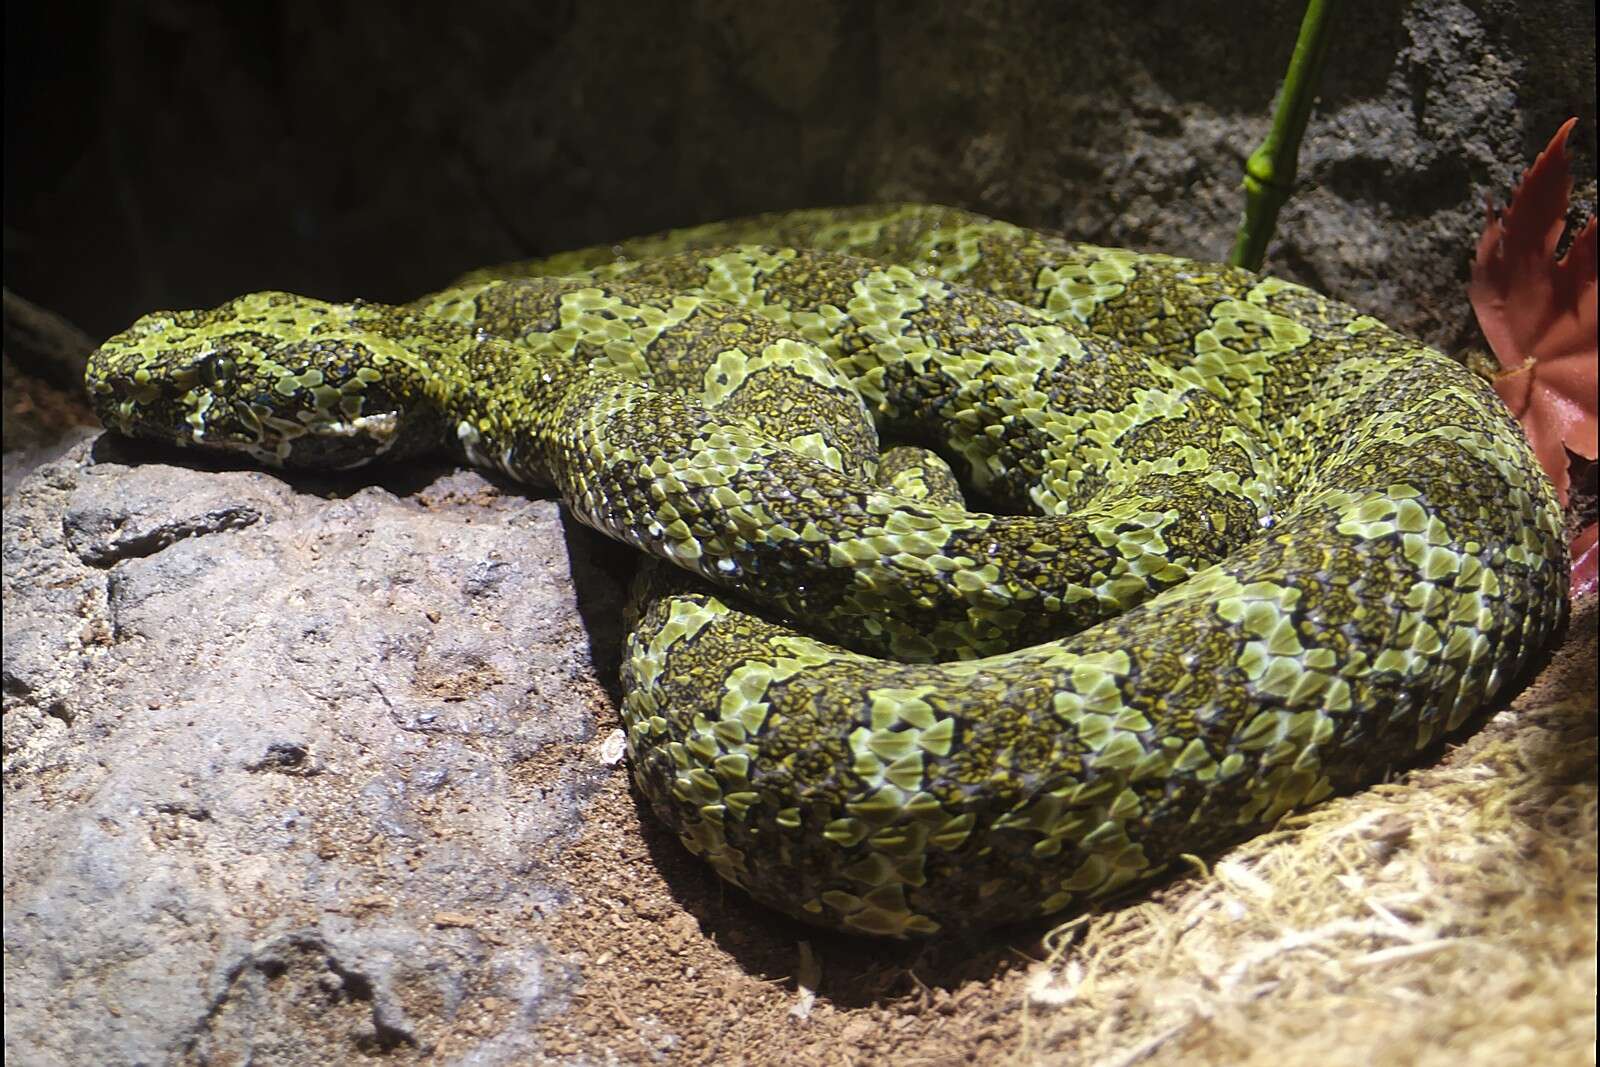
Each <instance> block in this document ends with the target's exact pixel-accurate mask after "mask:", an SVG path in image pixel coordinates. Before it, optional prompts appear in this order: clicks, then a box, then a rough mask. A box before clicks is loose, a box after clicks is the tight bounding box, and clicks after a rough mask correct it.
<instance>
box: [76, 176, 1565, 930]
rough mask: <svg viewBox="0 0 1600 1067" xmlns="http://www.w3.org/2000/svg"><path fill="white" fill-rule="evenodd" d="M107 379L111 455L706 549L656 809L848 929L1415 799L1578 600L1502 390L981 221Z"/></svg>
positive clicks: (814, 246) (145, 363)
mask: <svg viewBox="0 0 1600 1067" xmlns="http://www.w3.org/2000/svg"><path fill="white" fill-rule="evenodd" d="M87 383H88V388H89V392H90V395H91V397H92V399H93V401H94V404H95V406H96V408H97V410H98V412H99V413H100V415H101V417H102V419H103V420H104V422H105V424H106V426H107V427H109V428H111V429H113V430H116V431H120V432H121V433H124V434H129V435H136V436H142V437H147V438H154V439H157V440H161V441H165V442H170V443H174V444H178V445H184V446H197V447H201V448H206V449H213V450H222V451H231V452H238V453H243V454H245V455H247V456H249V457H252V458H253V459H254V460H257V461H260V462H262V463H266V464H271V465H281V466H288V467H334V468H345V467H354V466H358V465H360V464H363V463H367V462H369V461H373V460H386V461H403V460H405V459H407V458H408V457H415V456H418V455H420V454H423V453H430V452H437V451H440V450H448V451H450V452H453V453H454V454H455V455H456V456H458V457H461V458H464V459H465V460H466V461H468V462H470V463H472V464H475V465H478V466H481V467H485V468H490V469H493V470H496V471H500V472H504V473H505V474H507V475H509V476H511V477H512V478H515V479H517V480H520V481H523V482H527V483H530V484H534V485H538V486H553V487H554V488H555V489H556V491H557V492H559V494H560V496H561V499H562V500H563V501H564V503H565V504H566V506H567V507H568V508H569V509H570V510H571V511H572V513H573V514H575V515H576V516H577V517H578V518H580V519H581V520H582V521H583V522H585V523H587V524H589V525H591V526H593V527H594V528H596V529H598V530H600V531H602V532H604V533H606V534H608V535H610V536H612V537H615V538H618V539H620V540H622V541H625V542H627V543H629V544H631V545H634V546H636V547H638V548H639V549H641V550H643V551H644V552H646V553H648V554H649V555H650V556H651V557H653V558H654V559H655V560H656V561H667V562H670V563H672V564H675V565H676V566H666V565H664V564H661V563H659V562H655V563H651V564H649V565H647V566H645V567H643V568H641V573H640V576H639V578H638V579H637V581H636V587H635V593H634V601H633V604H634V606H633V611H632V613H633V618H632V621H631V631H630V635H629V637H628V640H627V644H626V648H625V653H624V662H623V665H622V682H623V691H624V700H623V707H622V717H623V722H624V725H625V727H626V731H627V740H628V752H629V757H630V764H631V767H632V771H633V775H634V780H635V782H636V783H637V785H638V787H639V790H640V791H641V793H642V794H643V795H644V797H646V798H647V799H648V801H649V804H650V806H651V807H652V808H653V809H654V811H655V812H656V814H657V815H658V816H659V817H660V818H661V819H662V820H663V821H664V822H665V823H666V824H667V825H668V826H669V827H671V829H672V830H673V831H674V832H675V833H676V834H677V835H678V836H679V837H680V838H681V839H682V841H683V842H684V844H685V845H687V846H688V848H689V849H691V850H692V851H693V852H695V853H697V854H699V855H700V856H702V857H704V858H705V859H706V860H707V861H709V862H710V863H711V864H712V866H713V867H714V868H715V869H716V871H717V873H718V874H720V875H721V876H722V877H723V878H725V879H726V880H728V881H729V882H732V883H734V884H735V885H738V886H741V887H742V888H744V889H745V890H747V891H748V892H749V893H750V894H751V895H752V896H754V897H755V898H757V899H759V900H761V901H763V902H765V903H767V904H769V905H771V906H773V907H775V908H778V909H781V910H782V911H784V912H787V913H789V914H791V915H794V916H797V917H799V918H801V919H804V920H807V921H809V922H812V923H815V924H819V925H824V926H830V927H835V928H840V929H844V930H848V931H859V932H865V933H869V934H875V935H884V936H891V937H905V936H913V935H928V934H933V933H935V932H937V931H948V930H958V929H964V928H975V927H982V926H987V925H992V924H996V923H1001V922H1009V921H1014V920H1019V919H1025V918H1028V917H1032V916H1038V915H1043V914H1048V913H1051V912H1054V911H1057V910H1060V909H1063V908H1067V907H1069V906H1081V905H1083V904H1085V903H1087V902H1091V901H1093V900H1096V899H1097V898H1101V897H1104V896H1106V895H1107V894H1110V893H1113V892H1115V891H1117V890H1119V889H1122V888H1124V887H1126V886H1128V885H1130V884H1131V883H1134V882H1136V881H1140V880H1145V879H1149V878H1151V877H1153V876H1155V875H1157V874H1159V873H1160V872H1162V871H1163V870H1166V869H1168V868H1170V866H1171V865H1172V864H1173V863H1174V862H1175V861H1177V860H1179V858H1180V857H1182V856H1184V855H1186V854H1191V853H1199V854H1204V853H1207V852H1214V851H1216V850H1218V849H1220V848H1222V847H1223V846H1225V845H1227V844H1230V843H1232V842H1235V841H1237V840H1239V839H1242V838H1243V837H1245V836H1248V835H1250V834H1252V833H1255V832H1258V831H1260V830H1261V829H1263V828H1265V827H1268V826H1270V825H1272V824H1273V823H1274V822H1275V821H1276V820H1277V819H1279V818H1280V817H1281V816H1283V815H1284V814H1285V813H1286V812H1289V811H1291V810H1293V809H1296V808H1299V807H1302V806H1305V805H1309V804H1315V803H1317V802H1318V801H1320V800H1322V799H1323V798H1325V797H1328V796H1330V795H1332V794H1334V793H1336V792H1339V791H1348V790H1351V789H1355V788H1358V787H1360V786H1362V785H1364V784H1367V783H1370V782H1372V781H1374V780H1376V779H1378V778H1380V777H1381V776H1382V775H1383V774H1385V773H1386V772H1387V771H1388V769H1389V768H1391V767H1393V766H1395V765H1398V764H1402V763H1404V762H1406V761H1408V760H1412V759H1415V758H1417V754H1418V753H1419V752H1420V751H1421V750H1424V749H1426V748H1428V747H1429V746H1430V744H1432V743H1433V742H1435V741H1437V740H1439V739H1440V738H1441V737H1443V736H1444V735H1446V734H1447V733H1449V732H1450V731H1452V730H1455V729H1456V728H1457V727H1459V726H1461V725H1462V724H1463V723H1465V722H1466V721H1468V720H1469V719H1470V718H1472V717H1474V716H1475V715H1476V714H1477V713H1480V712H1482V711H1483V710H1484V709H1485V708H1486V707H1487V706H1489V705H1490V704H1491V702H1492V701H1494V700H1495V698H1496V697H1498V696H1500V695H1502V694H1503V693H1504V692H1505V691H1506V689H1507V687H1508V684H1509V683H1510V682H1511V681H1512V680H1513V679H1514V678H1515V677H1516V676H1517V675H1518V674H1519V672H1521V671H1522V669H1523V668H1524V666H1525V665H1526V664H1527V663H1528V662H1529V661H1530V659H1531V658H1532V657H1533V656H1534V655H1535V654H1536V653H1538V652H1539V651H1540V650H1541V649H1542V648H1543V647H1544V646H1545V645H1547V644H1548V643H1549V641H1550V640H1551V638H1552V636H1553V635H1554V634H1555V633H1556V632H1557V631H1558V630H1559V629H1560V627H1561V626H1562V625H1563V624H1564V620H1565V614H1566V610H1567V608H1566V593H1565V570H1566V548H1565V544H1564V541H1563V539H1562V536H1561V513H1560V510H1559V508H1558V506H1557V504H1556V502H1555V499H1554V497H1553V494H1552V491H1551V489H1550V487H1549V485H1548V483H1547V482H1546V480H1545V479H1544V477H1543V475H1542V474H1541V473H1540V470H1539V468H1538V466H1537V464H1536V462H1535V460H1534V459H1533V457H1532V455H1531V453H1530V450H1529V448H1528V447H1527V444H1526V442H1525V440H1524V438H1523V435H1522V432H1521V430H1520V429H1519V428H1518V426H1517V424H1516V423H1515V422H1514V421H1512V419H1511V418H1510V416H1509V415H1508V413H1507V412H1506V410H1505V408H1504V406H1503V405H1502V404H1501V403H1500V401H1499V400H1498V399H1497V398H1496V396H1495V394H1494V393H1493V392H1492V391H1491V390H1490V389H1489V388H1487V387H1486V386H1485V385H1484V384H1483V383H1482V382H1481V381H1479V380H1478V379H1477V378H1475V377H1474V376H1473V375H1472V374H1470V373H1468V372H1467V371H1465V370H1463V369H1462V368H1460V367H1459V366H1457V365H1456V364H1455V363H1453V362H1451V361H1450V360H1448V359H1446V358H1445V357H1443V356H1441V355H1440V354H1438V353H1437V352H1434V351H1432V350H1430V349H1428V348H1426V347H1424V346H1422V345H1421V344H1419V343H1417V342H1415V341H1412V340H1408V339H1407V338H1405V337H1404V336H1401V335H1400V334H1398V333H1396V332H1395V331H1393V330H1391V329H1389V328H1388V327H1386V326H1384V325H1383V324H1381V323H1379V322H1377V321H1375V320H1374V319H1372V318H1370V317H1368V316H1366V315H1362V314H1360V313H1358V312H1356V311H1354V310H1352V309H1351V308H1349V307H1347V306H1345V305H1343V304H1340V303H1337V302H1335V301H1332V300H1330V299H1327V298H1325V297H1323V296H1320V295H1318V294H1316V293H1314V292H1311V291H1309V290H1307V289H1305V288H1303V287H1301V286H1298V285H1294V284H1291V283H1288V282H1284V281H1281V280H1277V279H1274V278H1270V277H1262V276H1259V275H1256V274H1252V273H1250V272H1247V271H1244V270H1241V269H1238V268H1233V267H1225V266H1219V265H1215V264H1206V263H1198V262H1193V261H1189V260H1184V259H1177V258H1173V257H1169V256H1163V255H1149V254H1140V253H1135V252H1130V251H1125V250H1120V249H1112V248H1099V247H1093V246H1088V245H1081V244H1074V243H1071V242H1068V241H1066V240H1065V239H1062V238H1060V237H1056V236H1052V235H1049V234H1044V233H1039V232H1035V231H1031V230H1027V229H1022V228H1019V227H1017V226H1013V225H1009V224H1006V223H1002V222H997V221H994V220H991V219H987V218H983V217H981V216H978V215H974V214H970V213H967V212H964V211H959V210H954V209H950V208H941V207H930V206H921V205H900V206H887V207H883V206H879V207H869V208H850V209H841V210H813V211H798V212H791V213H784V214H775V215H768V216H760V217H756V218H750V219H743V220H735V221H730V222H720V223H714V224H711V225H707V226H701V227H697V228H693V229H687V230H679V231H673V232H669V233H666V234H662V235H658V236H654V237H646V238H640V239H636V240H632V241H626V242H623V243H621V244H619V245H615V246H605V247H597V248H591V249H585V250H582V251H578V252H571V253H565V254H562V255H558V256H554V257H551V258H548V259H544V260H539V261H534V262H527V263H518V264H510V265H508V266H505V267H501V268H495V269H490V270H487V271H480V272H476V273H474V274H472V275H468V276H467V277H466V278H463V279H461V280H460V281H458V282H457V283H456V284H455V285H453V286H451V287H450V288H448V289H445V290H443V291H441V292H439V293H436V294H432V295H430V296H426V297H423V298H421V299H419V300H416V301H414V302H412V303H411V304H408V305H405V306H398V307H396V306H384V305H379V304H371V303H363V302H357V303H354V304H329V303H323V302H320V301H317V300H312V299H308V298H304V297H299V296H293V295H290V294H286V293H259V294H252V295H249V296H244V297H241V298H239V299H236V300H233V301H230V302H229V303H227V304H224V305H223V306H222V307H220V308H217V309H215V310H211V311H184V312H162V313H157V314H153V315H148V316H145V317H144V318H142V319H140V320H139V321H138V322H137V323H135V324H134V325H133V326H132V327H130V328H129V329H128V330H126V331H124V332H123V333H120V334H118V335H117V336H115V337H113V338H111V339H110V340H109V341H107V342H106V343H105V345H104V346H103V347H102V348H101V349H100V350H99V351H98V352H97V353H96V354H95V355H94V357H93V359H92V361H91V364H90V367H89V371H88V377H87ZM957 472H959V475H960V477H959V479H958V478H957V476H956V473H957ZM968 502H970V503H971V504H972V505H973V509H972V510H968V506H967V505H968Z"/></svg>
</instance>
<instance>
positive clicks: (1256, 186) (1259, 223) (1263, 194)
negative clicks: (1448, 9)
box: [1228, 0, 1338, 270]
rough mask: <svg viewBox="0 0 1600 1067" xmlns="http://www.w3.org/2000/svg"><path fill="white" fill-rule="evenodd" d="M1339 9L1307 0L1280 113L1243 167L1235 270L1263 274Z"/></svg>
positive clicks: (1334, 0)
mask: <svg viewBox="0 0 1600 1067" xmlns="http://www.w3.org/2000/svg"><path fill="white" fill-rule="evenodd" d="M1337 4H1338V0H1306V13H1305V17H1304V18H1303V19H1301V20H1300V36H1299V38H1298V39H1297V40H1296V41H1295V43H1294V55H1293V56H1291V57H1290V59H1289V72H1288V73H1287V74H1285V75H1284V78H1283V91H1282V92H1281V93H1280V94H1279V96H1278V108H1277V110H1276V111H1274V112H1273V115H1272V130H1271V132H1269V133H1268V134H1267V139H1266V140H1265V141H1263V142H1261V147H1260V148H1257V149H1256V150H1255V151H1254V152H1252V153H1251V155H1250V158H1249V159H1248V160H1246V161H1245V165H1244V195H1245V204H1244V219H1243V220H1242V221H1241V222H1240V223H1239V234H1238V236H1237V237H1236V238H1235V239H1234V242H1233V251H1232V252H1231V253H1229V255H1228V262H1229V263H1231V264H1233V265H1234V266H1236V267H1247V268H1249V269H1250V270H1260V269H1261V261H1262V259H1263V258H1265V256H1266V253H1267V241H1268V240H1270V239H1271V237H1272V230H1273V227H1274V226H1275V225H1277V221H1278V209H1279V208H1281V207H1283V204H1284V201H1286V200H1288V199H1289V193H1290V191H1291V190H1292V189H1293V188H1294V178H1295V157H1296V156H1298V155H1299V152H1300V136H1301V135H1302V134H1303V133H1305V131H1306V119H1308V118H1310V117H1311V100H1312V97H1313V96H1314V95H1315V92H1316V87H1317V80H1318V78H1320V77H1321V74H1322V60H1323V58H1324V57H1325V56H1326V55H1327V54H1328V35H1327V34H1326V33H1324V32H1323V31H1324V29H1325V28H1326V27H1327V22H1328V17H1329V14H1330V13H1331V11H1332V10H1333V8H1334V7H1335V6H1336V5H1337Z"/></svg>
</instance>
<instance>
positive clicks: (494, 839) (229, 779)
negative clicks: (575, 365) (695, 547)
mask: <svg viewBox="0 0 1600 1067" xmlns="http://www.w3.org/2000/svg"><path fill="white" fill-rule="evenodd" d="M125 458H127V457H124V456H122V455H121V453H120V452H119V448H118V446H117V445H116V444H115V443H114V442H110V441H109V440H106V439H101V440H100V441H99V443H98V445H97V446H95V447H93V448H91V445H90V444H81V445H79V446H78V447H76V448H74V449H72V450H71V451H69V452H68V453H67V454H66V455H65V456H63V457H62V458H60V459H59V460H57V461H55V462H52V463H48V464H45V465H44V466H42V467H40V468H39V469H38V470H37V471H36V472H34V474H33V475H32V476H31V477H30V478H28V479H27V480H26V481H25V482H24V483H23V484H22V485H21V486H20V487H19V488H18V489H17V491H16V493H15V495H14V497H13V498H12V500H11V501H10V502H9V504H8V506H7V508H6V513H5V538H4V549H3V551H4V582H5V588H4V595H5V655H4V684H5V696H6V712H5V719H4V743H5V759H6V770H5V773H6V793H5V883H6V890H5V892H6V897H5V952H6V959H5V964H6V983H5V996H6V1019H7V1025H6V1046H7V1058H8V1060H10V1059H12V1056H13V1055H15V1056H17V1057H18V1058H17V1059H16V1060H15V1061H14V1062H19V1063H30V1064H42V1063H59V1064H81V1063H99V1064H121V1063H148V1064H155V1063H171V1062H178V1061H182V1060H188V1061H191V1062H272V1063H312V1062H322V1063H337V1062H346V1061H348V1060H351V1059H353V1058H356V1057H357V1056H358V1055H359V1054H363V1053H372V1052H377V1051H382V1050H413V1051H415V1052H418V1053H426V1052H427V1051H428V1049H429V1048H430V1046H431V1043H432V1041H434V1040H435V1038H436V1036H437V1034H438V1032H439V1031H440V1030H441V1028H443V1027H446V1026H449V1025H450V1024H451V1023H452V1021H454V1019H455V1012H456V1010H457V1009H458V1008H459V1007H460V1006H461V1005H463V1004H464V1003H466V1002H468V1001H469V1000H474V1001H475V1000H481V999H482V998H483V997H485V996H493V997H498V998H501V999H502V1000H505V1001H508V1002H509V1003H511V1004H514V1005H515V1009H514V1010H515V1012H516V1014H517V1016H518V1017H520V1018H521V1019H522V1020H523V1022H524V1024H525V1023H526V1022H527V1021H528V1020H531V1019H532V1018H534V1017H535V1015H536V1014H537V1013H539V1012H542V1011H547V1010H552V1006H553V1005H558V1004H559V1003H560V1002H561V1001H562V998H563V997H564V995H565V992H566V989H567V986H568V984H569V978H568V976H567V975H566V974H565V973H564V971H563V969H562V967H561V966H560V965H559V964H558V963H555V962H552V961H551V960H550V959H548V958H547V955H546V953H545V951H544V945H543V943H542V941H541V925H542V922H543V919H544V916H545V914H546V912H547V911H548V910H549V909H551V908H553V907H556V906H558V905H559V903H560V899H559V892H558V891H557V890H556V889H554V888H552V887H551V886H550V885H549V884H548V882H547V881H546V879H545V878H544V877H543V876H542V874H541V870H540V869H539V867H538V865H537V864H536V863H535V862H534V861H533V859H532V858H531V857H532V856H533V854H534V853H535V851H536V850H537V849H538V847H539V846H540V845H541V844H543V843H545V842H547V841H548V840H549V839H551V838H552V837H553V836H556V835H565V834H570V833H572V831H573V830H574V827H575V825H576V822H577V820H578V818H579V806H580V803H581V801H582V798H583V797H584V796H585V795H586V794H587V793H588V792H589V791H591V790H592V789H593V788H594V787H595V786H596V785H597V784H598V782H599V781H600V780H601V779H602V778H603V777H604V776H607V775H611V774H622V773H624V772H623V771H622V770H621V769H620V767H614V766H609V765H606V764H605V763H604V762H602V761H601V760H600V759H599V758H598V757H597V756H596V755H595V753H596V752H597V751H598V748H599V746H598V738H597V733H596V731H597V728H599V727H603V728H604V729H607V730H608V729H610V726H609V720H610V716H611V714H612V713H611V711H610V705H609V703H608V702H607V700H606V697H605V692H604V689H603V687H602V685H601V684H600V682H599V681H598V680H597V676H596V668H595V666H594V664H593V662H592V661H591V651H590V650H591V647H598V648H600V649H602V650H605V649H611V650H614V649H615V647H616V641H617V633H616V627H617V625H618V619H619V617H620V610H621V609H620V599H619V598H620V588H619V585H618V583H617V582H616V581H615V580H614V579H613V578H612V577H610V576H608V575H606V574H604V573H602V572H600V571H597V570H594V569H593V568H592V567H586V566H581V565H580V569H581V570H582V573H580V574H578V575H577V576H575V575H574V574H573V572H572V567H571V566H569V564H568V561H567V551H566V547H565V538H566V537H567V536H568V535H569V534H568V531H566V530H564V527H563V523H562V521H561V519H560V518H559V513H558V509H557V505H556V504H555V502H554V501H551V500H541V499H536V498H531V497H526V496H521V495H516V494H512V493H501V492H500V491H499V490H498V489H496V487H494V486H492V485H491V484H489V483H488V482H486V481H485V480H484V479H482V478H480V477H479V476H478V475H476V474H472V473H468V472H455V473H451V472H449V471H447V470H446V471H435V472H433V473H432V474H431V475H423V476H420V477H418V478H415V479H412V481H413V482H414V484H403V485H399V486H397V487H385V486H384V485H382V484H374V483H370V482H369V483H365V484H363V483H351V484H344V483H328V482H314V481H313V482H297V483H291V482H288V481H285V480H283V479H282V478H279V477H277V476H274V475H272V474H267V473H262V472H259V471H251V470H218V469H201V468H193V467H188V466H182V465H173V464H172V463H169V462H165V461H163V459H164V458H165V459H173V458H175V457H170V456H168V457H162V456H159V455H156V456H152V455H148V454H142V453H141V454H140V455H138V456H137V457H135V458H136V459H137V461H136V462H133V463H132V465H129V464H128V463H126V462H124V459H125ZM397 489H398V492H397ZM577 536H587V535H586V534H579V535H577ZM575 578H576V580H575ZM575 589H576V590H579V591H581V594H582V596H583V597H584V602H583V603H581V604H580V603H579V600H578V594H577V593H575ZM586 618H588V619H592V620H594V623H593V627H594V632H593V633H591V632H589V631H588V630H586V628H585V625H584V623H583V620H584V619H586ZM614 669H615V668H614V665H612V667H611V670H612V671H613V672H614ZM536 759H537V760H541V761H546V762H550V761H553V762H554V767H553V768H551V767H546V768H545V769H544V770H543V771H542V772H541V773H540V774H539V775H538V776H537V777H535V776H532V775H530V773H529V771H528V767H529V764H530V761H532V760H536ZM551 783H555V785H554V787H553V788H552V786H551ZM504 1034H505V1036H503V1037H500V1038H497V1039H495V1040H494V1041H489V1042H486V1043H484V1044H483V1045H481V1046H480V1047H479V1048H478V1049H477V1051H476V1053H475V1054H474V1058H472V1059H471V1062H475V1063H497V1062H511V1061H513V1060H515V1059H516V1058H518V1057H519V1056H526V1055H527V1054H529V1053H530V1051H531V1048H530V1046H529V1045H528V1042H529V1041H530V1040H531V1038H530V1037H529V1027H528V1026H527V1025H512V1026H509V1027H507V1028H506V1029H505V1030H504Z"/></svg>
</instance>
